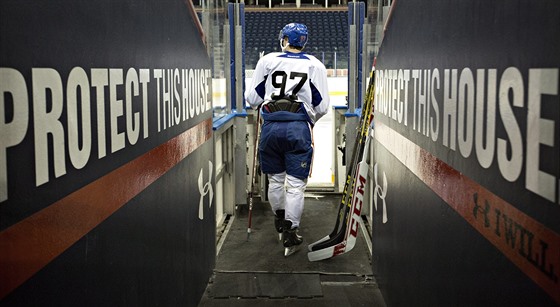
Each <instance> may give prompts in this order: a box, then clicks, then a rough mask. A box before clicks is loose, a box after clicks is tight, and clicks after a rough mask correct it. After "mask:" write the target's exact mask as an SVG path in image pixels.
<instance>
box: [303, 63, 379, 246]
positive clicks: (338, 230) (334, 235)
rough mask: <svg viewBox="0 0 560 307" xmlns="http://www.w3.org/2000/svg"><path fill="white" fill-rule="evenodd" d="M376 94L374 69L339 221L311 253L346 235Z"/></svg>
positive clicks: (315, 244)
mask: <svg viewBox="0 0 560 307" xmlns="http://www.w3.org/2000/svg"><path fill="white" fill-rule="evenodd" d="M374 93H375V73H374V70H373V69H372V70H371V72H370V80H369V84H368V89H367V94H366V100H365V103H364V106H363V108H362V115H361V117H360V130H359V133H358V137H357V139H356V143H357V144H356V145H355V146H354V150H353V152H352V158H351V162H350V164H349V165H350V167H351V168H350V169H349V170H348V172H347V178H346V183H345V185H344V190H343V196H342V199H341V203H340V205H339V209H338V214H337V217H338V218H337V220H336V224H335V227H334V229H333V231H332V232H331V234H330V235H328V236H326V237H323V238H322V239H320V240H318V241H316V242H314V243H312V244H310V245H309V246H308V249H309V251H316V250H320V249H322V248H326V247H329V246H332V245H336V244H338V243H340V242H341V241H342V240H343V238H344V234H345V230H346V228H347V223H348V214H349V212H350V207H351V205H352V203H351V202H348V200H349V199H350V198H351V197H352V195H353V194H350V192H351V189H352V188H353V187H354V186H355V182H356V178H358V177H357V176H356V174H357V170H358V161H357V159H358V158H359V157H361V156H362V154H363V152H364V149H365V143H366V142H367V134H368V131H369V127H370V123H371V121H372V119H373V95H374Z"/></svg>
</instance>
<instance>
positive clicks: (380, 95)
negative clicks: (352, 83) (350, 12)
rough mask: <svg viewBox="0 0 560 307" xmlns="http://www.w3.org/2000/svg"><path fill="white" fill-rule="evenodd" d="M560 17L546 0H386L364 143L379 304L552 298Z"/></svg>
mask: <svg viewBox="0 0 560 307" xmlns="http://www.w3.org/2000/svg"><path fill="white" fill-rule="evenodd" d="M559 19H560V6H559V5H558V2H557V1H537V2H535V1H522V0H518V1H415V0H410V1H396V2H395V5H394V10H393V12H392V15H391V19H390V21H389V22H388V24H387V31H386V33H385V38H384V40H383V43H382V46H381V49H380V52H379V55H378V57H377V65H376V74H377V75H376V76H377V79H376V82H377V87H376V89H377V92H376V106H375V122H376V137H377V140H376V142H375V144H374V147H373V148H374V151H375V163H377V166H378V173H377V184H378V187H379V188H383V184H382V182H383V174H385V175H386V178H387V189H386V191H384V192H385V205H386V211H385V213H386V216H387V220H386V221H384V220H383V218H382V216H383V215H382V213H383V212H382V211H383V207H381V206H380V205H379V204H380V201H381V198H379V197H380V196H383V193H381V191H380V190H379V194H378V195H379V196H377V197H378V201H379V202H378V208H377V212H376V214H375V217H374V223H373V244H374V250H373V254H374V263H373V268H374V271H375V272H376V274H377V276H376V278H377V281H378V282H379V284H380V288H381V290H382V292H383V294H384V297H385V299H386V301H387V303H388V305H389V306H557V304H559V303H560V295H559V293H560V285H559V280H558V279H559V278H558V277H559V275H560V271H559V270H560V262H559V261H560V236H559V235H558V233H560V223H558V221H560V206H559V191H558V190H559V189H560V186H559V178H560V164H559V159H558V157H560V129H559V127H560V96H559V93H560V78H559V71H560V40H558V37H560V23H558V20H559ZM454 72H456V79H455V81H454V79H453V77H451V76H452V75H453V74H454ZM407 74H408V82H407V80H406V79H407V78H406V75H407ZM414 74H418V75H416V76H415V75H414ZM489 80H490V81H489ZM406 85H408V87H407V86H406ZM493 110H494V111H493ZM419 114H421V115H419ZM450 114H451V115H450ZM446 121H447V124H445V122H446ZM419 127H420V128H419ZM538 127H541V128H540V129H542V130H539V128H538ZM479 132H481V133H480V134H479ZM453 140H454V141H453Z"/></svg>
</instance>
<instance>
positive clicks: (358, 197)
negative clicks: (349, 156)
mask: <svg viewBox="0 0 560 307" xmlns="http://www.w3.org/2000/svg"><path fill="white" fill-rule="evenodd" d="M370 134H371V135H373V123H372V125H371V129H369V128H368V133H367V134H366V140H365V144H364V150H363V152H362V159H361V161H360V162H359V163H358V165H357V169H356V176H355V178H356V182H355V184H354V189H353V191H352V201H351V206H350V207H349V208H350V210H347V211H346V212H345V216H346V215H348V213H350V214H351V215H350V217H349V218H350V219H349V222H347V223H346V227H345V228H343V229H344V230H345V231H344V232H343V231H340V232H339V235H338V236H340V234H344V239H343V240H341V241H340V242H336V243H333V245H329V246H326V247H323V248H321V249H316V250H314V251H310V252H309V253H307V258H308V259H309V261H319V260H323V259H327V258H332V257H334V256H337V255H340V254H344V253H347V252H349V251H351V250H352V249H353V248H354V245H356V238H357V236H358V227H359V225H360V218H361V211H362V205H363V202H364V189H365V186H366V184H367V177H368V171H369V165H368V163H367V156H368V153H369V144H370V140H371V137H370ZM338 236H337V237H338Z"/></svg>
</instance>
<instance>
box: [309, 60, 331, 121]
mask: <svg viewBox="0 0 560 307" xmlns="http://www.w3.org/2000/svg"><path fill="white" fill-rule="evenodd" d="M310 86H311V97H312V100H311V104H312V105H313V109H314V110H315V122H317V121H318V120H319V119H320V118H321V117H323V116H324V115H325V114H327V112H328V111H329V107H330V97H329V87H328V82H327V69H326V68H325V65H323V63H321V62H319V61H317V64H316V65H315V69H314V73H313V75H312V76H311V80H310Z"/></svg>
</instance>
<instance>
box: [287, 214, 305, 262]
mask: <svg viewBox="0 0 560 307" xmlns="http://www.w3.org/2000/svg"><path fill="white" fill-rule="evenodd" d="M283 226H284V239H283V241H282V243H283V244H284V257H288V256H290V255H291V254H293V253H295V252H297V251H298V247H299V245H300V244H301V243H302V242H303V237H302V236H300V235H298V233H297V232H298V229H297V228H293V229H292V228H291V227H292V222H290V221H284V225H283Z"/></svg>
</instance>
